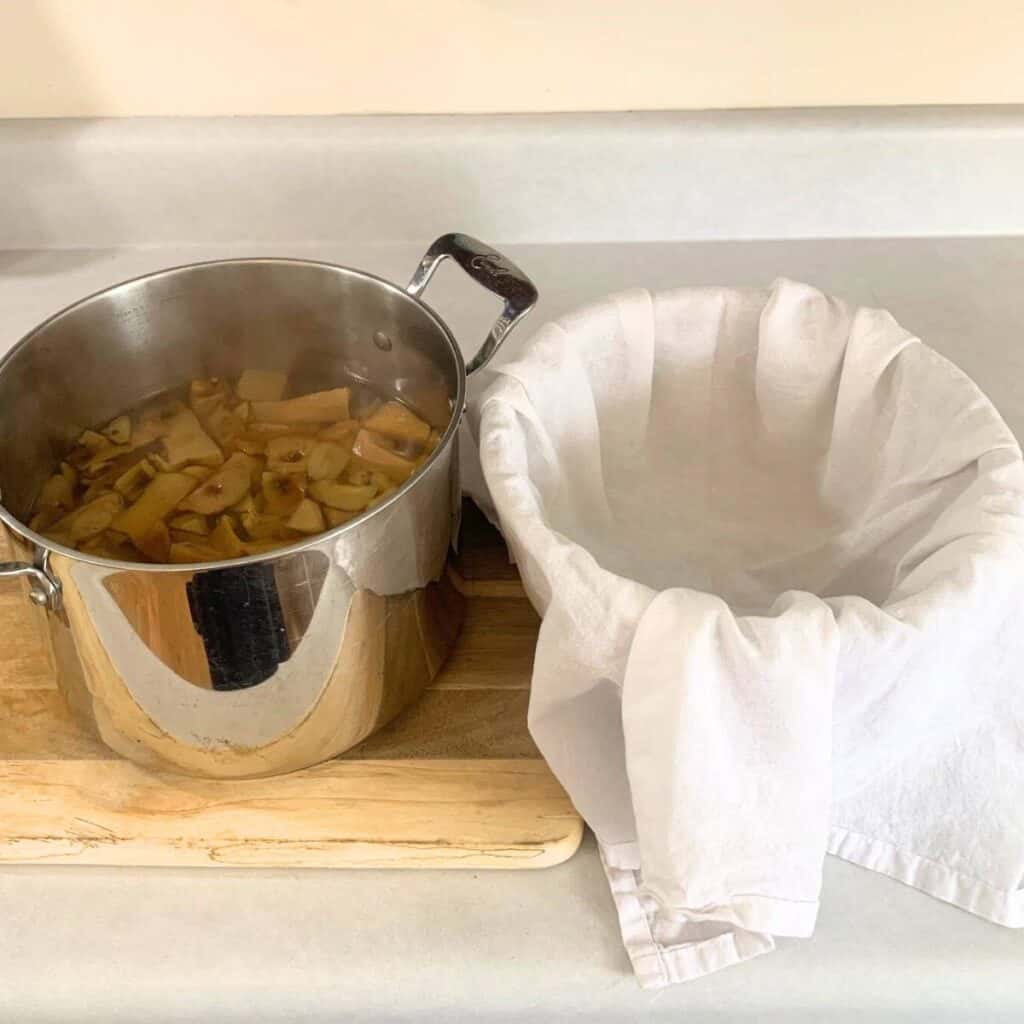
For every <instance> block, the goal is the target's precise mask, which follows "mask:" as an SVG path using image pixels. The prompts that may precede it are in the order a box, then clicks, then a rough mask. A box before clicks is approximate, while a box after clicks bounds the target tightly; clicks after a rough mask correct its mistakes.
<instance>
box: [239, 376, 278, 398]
mask: <svg viewBox="0 0 1024 1024" xmlns="http://www.w3.org/2000/svg"><path fill="white" fill-rule="evenodd" d="M287 385H288V374H286V373H278V372H276V371H275V370H245V371H244V372H243V373H242V376H241V377H239V378H238V383H237V384H236V385H235V394H237V395H238V397H239V398H241V399H242V401H244V402H276V401H278V400H279V399H280V398H281V396H282V395H283V394H284V389H285V387H287Z"/></svg>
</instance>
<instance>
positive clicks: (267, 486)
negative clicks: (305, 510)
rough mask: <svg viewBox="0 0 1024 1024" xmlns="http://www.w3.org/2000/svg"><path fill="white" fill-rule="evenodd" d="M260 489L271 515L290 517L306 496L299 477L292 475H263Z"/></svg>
mask: <svg viewBox="0 0 1024 1024" xmlns="http://www.w3.org/2000/svg"><path fill="white" fill-rule="evenodd" d="M261 488H262V491H263V500H264V503H265V504H266V509H267V511H268V512H269V513H270V514H271V515H277V516H288V515H291V514H292V512H294V511H295V510H296V509H297V508H298V507H299V505H300V504H301V502H302V499H303V498H305V496H306V489H305V487H304V486H303V485H302V479H301V477H299V476H297V475H296V474H292V473H264V474H263V479H262V482H261Z"/></svg>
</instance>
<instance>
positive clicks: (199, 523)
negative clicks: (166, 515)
mask: <svg viewBox="0 0 1024 1024" xmlns="http://www.w3.org/2000/svg"><path fill="white" fill-rule="evenodd" d="M167 525H168V526H170V527H171V528H172V529H175V530H182V531H184V532H185V533H194V534H197V535H198V536H200V537H205V536H206V535H207V534H208V533H209V532H210V524H209V523H208V522H207V521H206V516H201V515H200V514H199V513H198V512H182V514H181V515H179V516H174V517H173V518H172V519H171V520H170V522H169V523H168V524H167Z"/></svg>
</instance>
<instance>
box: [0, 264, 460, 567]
mask: <svg viewBox="0 0 1024 1024" xmlns="http://www.w3.org/2000/svg"><path fill="white" fill-rule="evenodd" d="M239 263H245V264H249V263H267V264H285V265H288V266H293V265H294V266H308V267H318V268H321V269H325V270H331V271H341V272H342V273H344V274H351V275H353V276H354V277H359V278H362V279H364V280H366V281H370V282H372V283H373V284H377V285H381V286H382V287H384V288H386V289H387V290H388V291H390V292H392V293H393V294H395V295H398V296H400V297H401V298H403V299H405V300H406V301H408V302H411V303H414V304H415V305H417V306H419V307H420V309H422V310H423V312H424V313H426V314H427V316H428V317H429V318H430V320H431V321H432V322H433V323H434V326H436V327H437V328H438V329H439V330H440V332H441V335H442V336H443V337H444V339H445V341H446V342H447V344H448V349H449V354H450V355H451V356H452V358H453V360H454V362H455V369H456V372H457V380H458V387H457V389H456V395H455V397H454V399H453V400H452V413H451V418H450V419H449V421H448V426H447V428H446V429H445V432H444V433H443V434H442V435H441V440H440V441H439V442H438V445H437V447H436V448H435V449H434V451H433V452H431V454H430V457H429V458H428V459H427V460H426V462H424V463H423V465H422V466H421V467H420V468H419V469H418V470H417V471H416V472H415V473H414V474H413V475H412V476H411V477H410V478H409V479H408V480H406V481H405V483H403V484H402V485H401V486H400V487H399V488H398V490H396V491H395V492H394V494H390V495H388V497H387V498H386V499H385V500H384V501H382V502H381V503H380V504H379V505H375V506H374V507H373V508H371V509H367V510H366V511H365V512H363V513H362V514H361V515H358V516H356V518H355V519H350V520H349V521H348V522H347V523H343V524H342V525H341V526H335V527H332V528H331V529H330V530H324V531H323V533H317V534H314V535H313V536H311V537H306V538H304V539H302V540H297V541H296V542H295V543H294V544H288V545H284V546H282V547H280V548H274V550H273V551H267V552H265V553H263V554H260V555H246V556H245V557H243V558H228V559H223V560H220V561H216V562H183V563H173V564H166V563H159V562H157V563H154V562H124V561H121V560H119V559H114V558H101V557H99V556H98V555H90V554H87V553H86V552H83V551H78V550H76V549H75V548H68V547H65V546H64V545H63V544H57V543H55V542H54V541H52V540H49V539H48V538H46V537H44V536H42V534H39V533H36V532H35V531H34V530H32V529H31V528H30V527H29V526H28V525H27V524H25V523H22V522H21V520H20V519H18V518H17V517H16V516H14V515H13V514H12V513H11V512H9V511H8V510H7V508H6V506H5V505H4V504H3V495H2V494H0V521H2V522H3V523H4V524H5V525H6V526H7V527H8V529H10V530H12V531H13V532H14V533H16V534H18V535H19V536H21V537H24V538H25V539H27V540H30V541H31V542H32V543H33V544H34V545H35V546H36V548H37V549H41V550H43V551H48V552H50V553H51V554H57V555H62V556H63V557H65V558H70V559H73V560H75V561H79V562H87V563H89V564H90V565H98V566H107V567H109V568H111V569H121V570H129V571H135V572H139V571H142V572H195V571H196V570H199V569H203V570H209V569H227V568H234V567H237V566H243V565H256V564H258V563H260V562H267V561H273V560H275V559H278V558H282V557H287V556H289V555H296V554H299V553H300V552H302V551H306V550H308V549H310V548H313V547H316V546H317V545H319V544H322V543H323V542H324V541H325V540H328V539H330V538H333V537H340V536H342V535H343V534H345V533H347V532H349V531H351V530H354V529H356V528H358V527H360V526H362V525H363V524H364V523H366V522H368V521H369V520H370V519H372V518H373V517H374V516H376V515H378V514H380V513H382V512H384V511H385V509H388V508H390V507H391V506H392V505H394V504H396V503H397V502H399V501H401V500H402V498H404V497H405V495H406V494H408V493H409V492H410V491H411V490H412V488H414V487H415V486H416V484H417V483H418V482H419V481H420V480H422V479H423V478H424V477H425V476H426V475H427V474H428V473H429V472H431V471H432V470H433V469H434V467H435V466H436V464H437V460H438V459H439V458H440V456H441V454H442V453H443V452H444V451H445V450H446V449H447V448H448V446H449V445H450V444H451V443H452V438H453V437H454V436H455V433H456V431H457V430H458V429H459V425H460V424H461V423H462V416H463V412H464V407H465V402H466V361H465V359H464V358H463V355H462V350H461V349H460V348H459V346H458V344H457V343H456V341H455V338H454V336H453V335H452V332H451V330H450V328H449V327H448V325H447V324H446V323H445V322H444V320H443V319H442V318H441V316H440V315H439V314H438V313H437V312H436V311H435V310H434V309H433V308H432V307H431V306H429V305H428V304H427V303H426V302H424V301H423V299H421V298H419V297H418V296H416V295H410V294H409V292H407V291H406V290H405V289H404V288H402V287H400V286H399V285H397V284H395V283H394V282H393V281H389V280H388V279H387V278H384V277H380V276H379V275H377V274H371V273H370V272H369V271H366V270H360V269H359V268H357V267H349V266H345V265H344V264H341V263H331V262H329V261H328V260H308V259H301V258H298V257H290V256H239V257H232V258H228V259H219V260H198V261H196V262H194V263H181V264H178V265H176V266H173V267H164V268H163V269H161V270H154V271H150V272H149V273H148V274H139V275H137V276H136V277H129V278H126V279H125V280H123V281H118V282H117V283H115V284H112V285H108V286H107V287H106V288H100V289H99V290H98V291H95V292H91V293H90V294H89V295H86V296H84V297H83V298H81V299H76V300H75V301H74V302H72V303H70V304H69V305H67V306H64V307H63V309H59V310H57V312H56V313H53V314H51V315H50V316H48V317H47V318H46V319H45V320H43V321H42V322H41V323H38V324H36V326H35V327H33V328H31V330H29V331H28V333H27V334H24V335H22V337H21V338H19V339H18V341H16V342H15V343H14V345H12V346H11V348H10V349H9V350H8V351H7V352H6V353H5V354H4V355H3V356H2V357H0V375H2V374H3V372H4V370H5V368H6V367H7V364H8V363H9V362H10V361H11V360H12V359H13V358H14V357H15V355H16V354H17V353H18V352H20V351H21V350H22V349H23V348H28V347H29V345H30V344H31V343H32V341H33V339H34V338H35V337H36V336H37V335H38V334H40V333H41V332H42V331H43V330H45V329H46V328H47V327H49V326H50V325H51V324H53V323H56V322H57V321H58V320H61V319H63V318H64V317H66V316H70V315H71V314H72V313H74V312H75V311H76V310H77V309H79V308H80V307H82V306H85V305H87V304H88V303H90V302H93V301H94V300H96V299H98V298H101V297H102V296H105V295H108V294H109V293H110V292H113V291H116V290H117V289H118V288H124V287H126V286H127V285H131V284H137V283H138V282H140V281H149V280H154V279H156V278H160V277H169V276H172V275H174V274H179V273H182V272H183V271H187V270H195V269H197V268H200V267H213V266H222V265H227V264H239Z"/></svg>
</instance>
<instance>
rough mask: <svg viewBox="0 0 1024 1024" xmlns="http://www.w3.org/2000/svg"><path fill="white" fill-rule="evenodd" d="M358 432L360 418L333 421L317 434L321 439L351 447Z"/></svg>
mask: <svg viewBox="0 0 1024 1024" xmlns="http://www.w3.org/2000/svg"><path fill="white" fill-rule="evenodd" d="M358 433H359V420H341V422H340V423H332V424H331V425H330V426H329V427H324V428H323V430H321V431H319V432H318V433H317V435H316V436H317V437H318V438H319V439H320V440H321V441H334V442H336V443H337V444H342V445H348V447H349V448H351V447H352V442H353V441H354V440H355V437H356V434H358Z"/></svg>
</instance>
